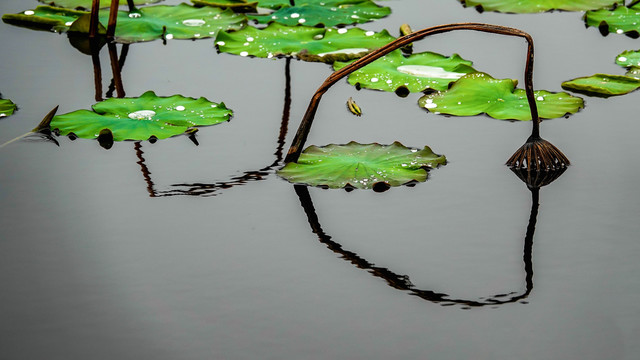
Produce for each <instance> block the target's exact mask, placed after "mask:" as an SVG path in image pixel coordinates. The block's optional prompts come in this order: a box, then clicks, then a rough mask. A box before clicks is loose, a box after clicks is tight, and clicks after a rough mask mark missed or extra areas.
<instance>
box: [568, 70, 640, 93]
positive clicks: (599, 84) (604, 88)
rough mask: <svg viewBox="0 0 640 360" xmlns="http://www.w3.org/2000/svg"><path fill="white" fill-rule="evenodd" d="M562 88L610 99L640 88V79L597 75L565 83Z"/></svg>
mask: <svg viewBox="0 0 640 360" xmlns="http://www.w3.org/2000/svg"><path fill="white" fill-rule="evenodd" d="M562 88H563V89H565V90H569V91H574V92H578V93H582V94H585V95H591V96H600V97H609V96H617V95H624V94H628V93H630V92H632V91H634V90H636V89H638V88H640V79H637V78H634V77H631V76H624V75H609V74H595V75H591V76H587V77H581V78H577V79H573V80H569V81H565V82H563V83H562Z"/></svg>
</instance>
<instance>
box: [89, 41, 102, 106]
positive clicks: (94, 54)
mask: <svg viewBox="0 0 640 360" xmlns="http://www.w3.org/2000/svg"><path fill="white" fill-rule="evenodd" d="M91 61H92V62H93V83H94V86H95V91H96V96H95V99H96V101H102V68H101V66H100V47H99V45H98V43H97V40H96V41H91Z"/></svg>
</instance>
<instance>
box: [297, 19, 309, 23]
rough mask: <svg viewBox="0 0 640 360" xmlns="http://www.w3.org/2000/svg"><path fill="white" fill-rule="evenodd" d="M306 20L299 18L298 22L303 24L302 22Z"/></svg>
mask: <svg viewBox="0 0 640 360" xmlns="http://www.w3.org/2000/svg"><path fill="white" fill-rule="evenodd" d="M306 22H307V20H305V19H300V20H298V24H304V23H306Z"/></svg>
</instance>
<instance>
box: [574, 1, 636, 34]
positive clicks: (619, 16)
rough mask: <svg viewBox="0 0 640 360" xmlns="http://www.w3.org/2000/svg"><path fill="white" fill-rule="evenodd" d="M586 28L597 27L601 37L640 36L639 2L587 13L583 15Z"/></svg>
mask: <svg viewBox="0 0 640 360" xmlns="http://www.w3.org/2000/svg"><path fill="white" fill-rule="evenodd" d="M584 21H585V23H586V24H587V26H593V27H597V28H598V29H599V30H600V33H602V35H608V34H609V33H616V34H626V35H627V36H630V37H632V38H637V37H638V36H640V2H638V1H634V2H633V3H631V4H630V5H629V6H619V7H616V8H615V9H613V10H609V9H600V10H592V11H587V12H586V13H585V15H584Z"/></svg>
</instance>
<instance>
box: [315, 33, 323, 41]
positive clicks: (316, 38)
mask: <svg viewBox="0 0 640 360" xmlns="http://www.w3.org/2000/svg"><path fill="white" fill-rule="evenodd" d="M323 37H324V35H322V34H318V35H316V36H314V37H313V39H314V40H321V39H322V38H323Z"/></svg>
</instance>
